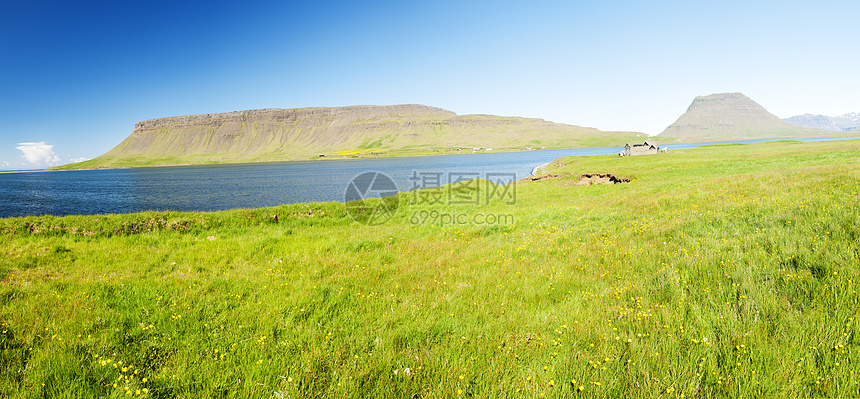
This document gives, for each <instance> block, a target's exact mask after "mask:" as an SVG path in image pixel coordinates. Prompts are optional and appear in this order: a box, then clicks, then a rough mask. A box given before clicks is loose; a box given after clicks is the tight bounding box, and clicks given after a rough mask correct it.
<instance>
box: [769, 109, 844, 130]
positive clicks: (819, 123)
mask: <svg viewBox="0 0 860 399" xmlns="http://www.w3.org/2000/svg"><path fill="white" fill-rule="evenodd" d="M783 120H784V121H786V122H789V123H792V124H795V125H797V126H802V127H811V128H815V129H824V130H830V131H833V132H849V131H860V112H852V113H848V114H845V115H841V116H825V115H813V114H803V115H797V116H792V117H789V118H785V119H783Z"/></svg>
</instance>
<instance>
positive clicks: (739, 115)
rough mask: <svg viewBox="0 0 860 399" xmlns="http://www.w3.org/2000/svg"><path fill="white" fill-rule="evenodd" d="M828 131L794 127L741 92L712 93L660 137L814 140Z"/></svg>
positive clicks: (700, 97) (696, 103)
mask: <svg viewBox="0 0 860 399" xmlns="http://www.w3.org/2000/svg"><path fill="white" fill-rule="evenodd" d="M824 133H827V132H824V131H821V130H817V129H810V128H804V127H800V126H797V125H793V124H791V123H788V122H786V121H783V120H782V119H779V118H778V117H777V116H775V115H773V114H771V113H770V112H768V111H767V110H766V109H764V107H762V106H761V105H759V104H758V103H756V102H755V101H753V100H751V99H750V98H749V97H747V96H745V95H743V94H741V93H722V94H711V95H709V96H699V97H696V98H695V99H694V100H693V103H692V104H690V107H689V108H687V112H685V113H684V114H683V115H681V117H679V118H678V120H677V121H675V123H673V124H671V125H670V126H669V127H667V128H666V130H664V131H663V132H662V133H660V134H659V137H673V138H675V137H677V138H692V139H711V138H713V139H726V138H732V139H753V138H770V137H813V136H819V135H821V134H824Z"/></svg>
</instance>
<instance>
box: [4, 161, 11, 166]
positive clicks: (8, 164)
mask: <svg viewBox="0 0 860 399" xmlns="http://www.w3.org/2000/svg"><path fill="white" fill-rule="evenodd" d="M2 167H3V168H10V167H12V164H11V163H9V161H3V166H2Z"/></svg>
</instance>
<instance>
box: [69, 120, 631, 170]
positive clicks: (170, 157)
mask: <svg viewBox="0 0 860 399" xmlns="http://www.w3.org/2000/svg"><path fill="white" fill-rule="evenodd" d="M638 135H639V134H637V133H630V132H602V131H600V130H597V129H593V128H585V127H579V126H572V125H565V124H559V123H552V122H547V121H545V120H542V119H529V118H520V117H501V116H492V115H457V114H455V113H453V112H450V111H446V110H443V109H440V108H433V107H428V106H424V105H393V106H352V107H339V108H300V109H260V110H249V111H235V112H227V113H219V114H203V115H190V116H179V117H170V118H159V119H152V120H147V121H142V122H138V123H137V124H136V125H135V128H134V131H133V132H132V134H131V135H130V136H129V137H128V138H126V139H125V140H124V141H123V142H122V143H120V144H119V145H118V146H116V147H115V148H114V149H112V150H110V151H109V152H107V153H106V154H104V155H102V156H100V157H98V158H95V159H93V160H90V161H86V162H81V163H77V164H70V165H65V166H63V167H60V168H59V169H89V168H117V167H133V166H155V165H178V164H208V163H238V162H277V161H290V160H307V159H312V158H319V157H320V155H324V156H325V157H326V158H332V157H334V158H343V157H354V156H364V155H379V154H385V155H391V156H396V155H423V154H434V153H449V152H451V153H456V152H460V153H462V152H472V151H473V149H474V148H478V149H479V150H478V151H487V149H492V151H494V152H495V151H512V150H521V149H524V148H529V147H531V148H537V149H540V148H577V147H600V146H620V145H623V143H625V142H627V141H630V140H634V139H635V137H637V136H638ZM643 136H644V135H643ZM458 149H459V150H458Z"/></svg>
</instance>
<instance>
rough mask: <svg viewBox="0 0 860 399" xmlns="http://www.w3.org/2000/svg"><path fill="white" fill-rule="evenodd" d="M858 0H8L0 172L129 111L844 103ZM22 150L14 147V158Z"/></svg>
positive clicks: (43, 160) (671, 114) (664, 111)
mask: <svg viewBox="0 0 860 399" xmlns="http://www.w3.org/2000/svg"><path fill="white" fill-rule="evenodd" d="M858 15H860V2H857V1H827V0H824V1H819V2H809V1H790V0H781V1H752V2H751V1H732V0H729V1H695V0H694V1H689V0H686V1H659V0H658V1H648V2H640V1H614V2H613V1H560V2H546V1H530V2H523V1H517V2H507V1H493V2H472V1H433V2H413V1H396V2H384V1H364V2H354V1H349V2H346V1H344V2H335V1H302V2H294V3H291V2H283V1H272V2H260V1H253V0H250V1H246V2H219V1H206V2H183V1H177V0H171V1H158V0H156V1H123V0H119V1H118V0H111V1H88V0H83V1H19V2H6V3H5V4H4V6H3V13H2V14H0V169H23V168H39V167H45V166H47V163H49V162H50V163H53V164H57V163H59V164H62V163H68V162H71V161H72V160H73V159H79V158H94V157H96V156H98V155H101V154H103V153H104V152H106V151H108V150H110V149H111V148H113V147H114V146H116V145H117V144H119V142H121V141H122V140H123V139H124V138H125V137H127V136H128V135H129V134H130V133H131V131H132V129H133V128H134V123H135V122H137V121H140V120H145V119H151V118H157V117H165V116H176V115H188V114H198V113H208V112H225V111H234V110H243V109H255V108H298V107H315V106H345V105H357V104H380V105H382V104H401V103H419V104H426V105H431V106H436V107H441V108H445V109H448V110H451V111H454V112H456V113H458V114H471V113H484V114H495V115H508V116H525V117H536V118H543V119H546V120H550V121H553V122H561V123H569V124H575V125H581V126H589V127H596V128H598V129H601V130H632V131H641V132H646V133H649V134H657V133H659V132H660V131H662V130H663V129H664V128H665V127H666V126H668V125H669V124H671V123H672V122H674V121H675V119H676V118H677V117H678V116H679V115H680V114H681V113H683V112H684V111H685V110H686V108H687V106H688V105H689V104H690V102H691V101H692V99H693V97H695V96H697V95H707V94H711V93H720V92H743V93H744V94H746V95H747V96H749V97H751V98H752V99H753V100H755V101H757V102H758V103H760V104H762V105H763V106H764V107H765V108H767V109H768V110H770V111H771V112H772V113H774V114H776V115H777V116H779V117H783V118H784V117H788V116H792V115H796V114H802V113H806V112H810V113H820V114H825V115H840V114H844V113H847V112H860V73H858V72H860V52H858V50H857V49H858V48H860V31H858V30H857V24H856V18H857V16H858ZM24 155H27V156H28V158H29V159H28V158H25V157H24Z"/></svg>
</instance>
